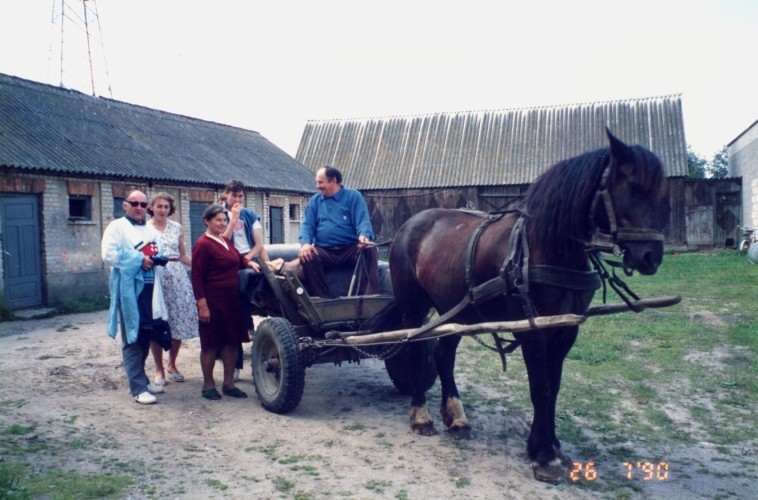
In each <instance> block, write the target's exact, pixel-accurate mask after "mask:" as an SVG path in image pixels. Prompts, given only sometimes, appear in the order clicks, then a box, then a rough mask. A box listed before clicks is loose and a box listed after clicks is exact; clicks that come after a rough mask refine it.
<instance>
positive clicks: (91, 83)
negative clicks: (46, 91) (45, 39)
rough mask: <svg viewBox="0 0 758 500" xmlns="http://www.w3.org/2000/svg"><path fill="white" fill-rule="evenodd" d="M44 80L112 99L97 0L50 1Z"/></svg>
mask: <svg viewBox="0 0 758 500" xmlns="http://www.w3.org/2000/svg"><path fill="white" fill-rule="evenodd" d="M95 25H96V26H95ZM47 80H48V82H50V83H53V84H56V83H57V84H58V85H60V86H61V87H64V88H70V89H75V90H80V91H82V92H86V93H90V94H92V95H93V96H95V95H107V96H108V97H111V98H113V92H112V91H111V81H110V76H109V75H108V63H107V62H106V60H105V45H104V43H103V32H102V29H101V28H100V16H99V15H98V13H97V0H53V14H52V26H51V32H50V52H49V58H48V62H47Z"/></svg>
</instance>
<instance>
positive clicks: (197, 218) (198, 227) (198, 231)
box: [184, 201, 208, 248]
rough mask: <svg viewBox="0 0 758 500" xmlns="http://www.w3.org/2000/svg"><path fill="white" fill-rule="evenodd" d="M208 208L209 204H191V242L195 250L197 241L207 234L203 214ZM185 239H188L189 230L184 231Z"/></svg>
mask: <svg viewBox="0 0 758 500" xmlns="http://www.w3.org/2000/svg"><path fill="white" fill-rule="evenodd" d="M206 208H208V203H202V202H200V203H198V202H194V201H193V202H190V240H191V241H192V244H191V245H190V246H191V247H192V248H195V243H197V239H198V238H199V237H201V236H202V235H203V234H205V222H204V221H203V214H204V213H205V209H206ZM184 234H185V238H186V237H187V236H186V234H187V229H186V228H185V229H184Z"/></svg>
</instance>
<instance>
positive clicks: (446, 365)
mask: <svg viewBox="0 0 758 500" xmlns="http://www.w3.org/2000/svg"><path fill="white" fill-rule="evenodd" d="M460 342H461V337H460V336H456V335H454V336H451V337H444V338H441V339H440V340H439V342H437V347H436V349H435V350H434V361H435V362H436V363H437V373H438V374H439V377H440V385H441V386H442V403H441V406H442V407H441V408H440V411H441V413H442V421H443V422H444V423H445V425H446V426H447V430H448V432H449V433H450V435H451V436H453V437H454V438H455V439H471V424H470V423H469V421H468V420H467V419H466V413H465V412H464V411H463V404H462V403H461V399H460V397H459V396H458V387H457V386H456V385H455V377H454V373H453V372H454V370H455V353H456V351H457V349H458V344H459V343H460Z"/></svg>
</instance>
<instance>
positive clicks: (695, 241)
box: [684, 178, 742, 248]
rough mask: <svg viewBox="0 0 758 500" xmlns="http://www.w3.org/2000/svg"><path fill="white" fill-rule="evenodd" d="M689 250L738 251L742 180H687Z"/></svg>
mask: <svg viewBox="0 0 758 500" xmlns="http://www.w3.org/2000/svg"><path fill="white" fill-rule="evenodd" d="M684 188H685V220H686V243H687V245H688V246H697V247H704V248H730V247H736V246H737V243H738V242H739V227H740V226H741V225H742V203H741V197H742V179H741V178H728V179H686V180H685V181H684Z"/></svg>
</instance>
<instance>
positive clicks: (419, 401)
mask: <svg viewBox="0 0 758 500" xmlns="http://www.w3.org/2000/svg"><path fill="white" fill-rule="evenodd" d="M424 354H425V353H424V351H423V350H422V349H421V343H415V342H412V343H410V344H409V345H408V358H409V359H410V362H411V373H412V377H413V394H412V395H411V413H410V416H409V418H410V423H411V430H412V431H413V433H414V434H421V435H422V436H434V434H435V432H434V421H433V420H432V416H431V415H430V414H429V405H428V404H427V402H426V393H425V392H424V387H423V379H424V373H423V372H424V360H423V359H422V358H423V357H424Z"/></svg>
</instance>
